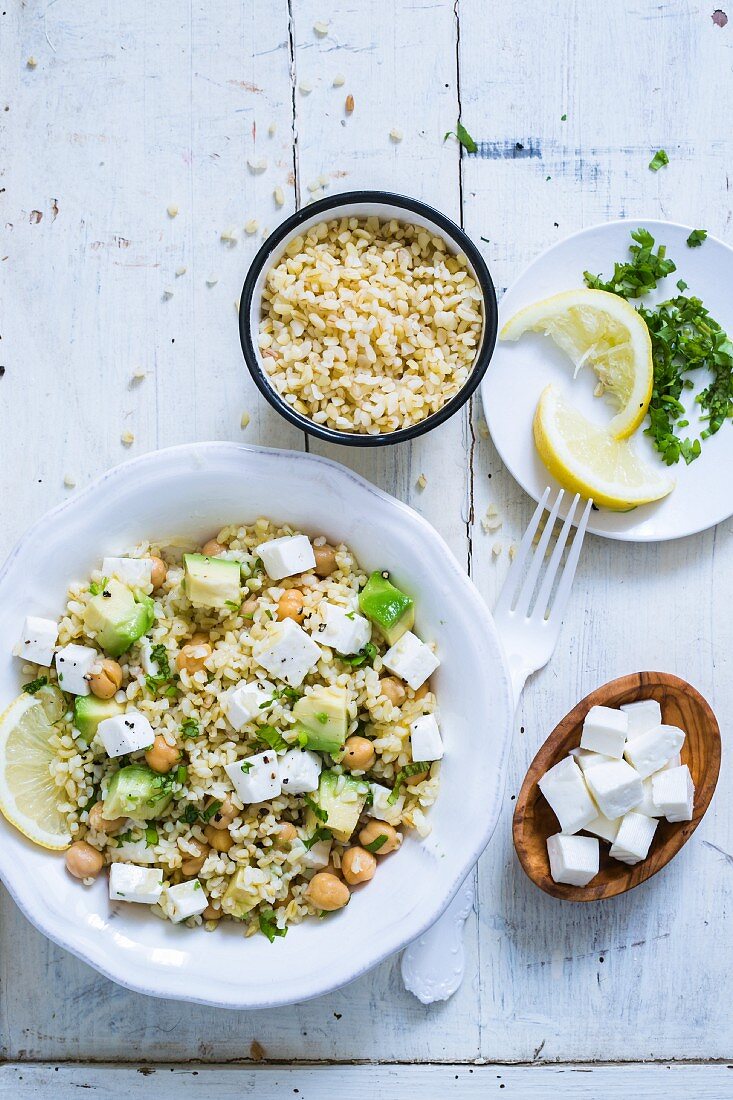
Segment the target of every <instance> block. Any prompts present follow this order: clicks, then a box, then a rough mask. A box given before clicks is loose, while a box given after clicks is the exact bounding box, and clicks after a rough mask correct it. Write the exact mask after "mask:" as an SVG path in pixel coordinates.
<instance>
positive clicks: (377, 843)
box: [364, 833, 387, 855]
mask: <svg viewBox="0 0 733 1100" xmlns="http://www.w3.org/2000/svg"><path fill="white" fill-rule="evenodd" d="M386 843H387V837H386V836H385V835H384V833H380V834H379V836H378V837H375V839H374V840H373V841H372V842H371V844H365V845H364V847H365V848H366V850H367V852H371V853H372V855H376V854H377V852H378V851H379V849H380V848H381V847H382V846H383V845H384V844H386Z"/></svg>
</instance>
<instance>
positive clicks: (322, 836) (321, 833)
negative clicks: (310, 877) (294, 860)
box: [303, 825, 333, 852]
mask: <svg viewBox="0 0 733 1100" xmlns="http://www.w3.org/2000/svg"><path fill="white" fill-rule="evenodd" d="M332 837H333V833H332V832H331V830H330V829H324V827H323V826H322V825H319V826H318V828H317V829H316V831H315V832H314V833H313V835H312V836H309V837H307V839H306V840H304V841H303V844H304V845H305V850H306V852H310V850H311V848H312V847H313V845H314V844H318V842H319V840H331V838H332Z"/></svg>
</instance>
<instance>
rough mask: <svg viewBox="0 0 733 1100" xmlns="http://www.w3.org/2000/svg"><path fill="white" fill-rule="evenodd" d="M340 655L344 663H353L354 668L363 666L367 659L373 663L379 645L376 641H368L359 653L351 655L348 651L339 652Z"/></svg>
mask: <svg viewBox="0 0 733 1100" xmlns="http://www.w3.org/2000/svg"><path fill="white" fill-rule="evenodd" d="M338 656H339V658H340V659H341V660H342V661H343V662H344V664H346V665H351V667H352V668H361V666H362V665H365V664H366V663H367V661H368V662H369V664H371V663H372V661H373V660H374V658H375V657H376V656H377V647H376V646H375V645H374V642H367V644H366V645H365V646H364V648H363V649H360V650H359V652H358V653H354V654H352V655H350V656H349V655H348V654H346V653H339V655H338Z"/></svg>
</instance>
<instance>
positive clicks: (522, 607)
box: [513, 489, 565, 615]
mask: <svg viewBox="0 0 733 1100" xmlns="http://www.w3.org/2000/svg"><path fill="white" fill-rule="evenodd" d="M564 496H565V490H564V489H560V491H559V492H558V494H557V498H556V500H555V503H554V504H553V506H552V510H551V511H550V514H549V516H548V517H547V521H546V523H545V528H544V531H543V532H542V537H541V538H540V540H539V542H538V543H537V546H536V547H535V551H534V554H533V556H532V562H531V565H530V567H529V572H528V573H527V578H526V580H525V582H524V584H523V585H522V588H521V590H520V592H519V596H518V597H517V602H516V605H515V606H514V608H513V610H514V612H515V614H517V615H526V614H527V608H528V607H529V603H530V600H531V599H532V594H533V593H534V588H535V585H536V584H537V577H538V576H539V573H540V569H541V568H542V564H543V562H544V560H545V552H546V550H547V546H548V544H549V541H550V538H551V537H552V534H553V531H554V529H555V520H556V519H557V514H558V512H559V511H560V505H561V504H562V498H563V497H564Z"/></svg>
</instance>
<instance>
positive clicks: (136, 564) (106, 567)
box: [102, 558, 153, 588]
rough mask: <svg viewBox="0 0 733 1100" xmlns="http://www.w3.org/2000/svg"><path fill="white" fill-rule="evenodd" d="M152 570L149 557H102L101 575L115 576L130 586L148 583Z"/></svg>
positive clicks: (134, 586) (136, 586) (139, 586)
mask: <svg viewBox="0 0 733 1100" xmlns="http://www.w3.org/2000/svg"><path fill="white" fill-rule="evenodd" d="M152 572H153V562H152V559H151V558H104V559H103V561H102V575H103V576H105V577H116V578H117V580H118V581H122V583H123V584H127V585H129V586H130V588H141V587H142V586H143V585H146V584H150V578H151V576H152Z"/></svg>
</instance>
